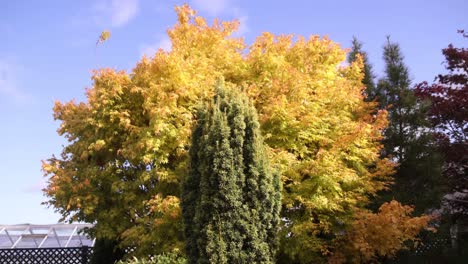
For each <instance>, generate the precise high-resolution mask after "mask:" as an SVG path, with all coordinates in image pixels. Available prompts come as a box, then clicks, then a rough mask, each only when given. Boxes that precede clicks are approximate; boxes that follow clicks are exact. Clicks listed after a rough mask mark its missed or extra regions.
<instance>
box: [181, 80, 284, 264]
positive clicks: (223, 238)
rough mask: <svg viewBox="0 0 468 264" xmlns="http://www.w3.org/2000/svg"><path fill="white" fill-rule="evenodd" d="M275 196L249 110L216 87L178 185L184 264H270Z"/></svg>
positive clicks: (235, 95) (273, 177)
mask: <svg viewBox="0 0 468 264" xmlns="http://www.w3.org/2000/svg"><path fill="white" fill-rule="evenodd" d="M280 195H281V192H280V179H279V175H277V174H272V173H271V171H270V169H269V165H268V159H267V156H266V153H265V149H264V146H263V140H262V138H261V136H260V132H259V123H258V121H257V114H256V111H255V108H254V107H253V105H252V104H250V103H249V101H248V99H247V97H246V96H244V95H242V94H241V93H240V92H238V91H236V90H233V89H226V88H224V87H223V83H219V84H218V87H217V89H216V95H215V97H214V100H213V101H212V103H211V104H210V105H208V106H206V107H205V108H203V109H201V111H200V112H199V115H198V124H197V125H196V127H195V129H194V131H193V134H192V147H191V150H190V173H189V175H188V177H187V178H186V179H185V182H184V185H183V192H182V213H183V219H184V223H185V234H186V238H187V242H186V243H187V246H186V250H187V257H188V261H189V263H273V262H274V258H275V253H276V248H277V243H278V242H277V238H276V234H277V230H278V225H279V221H280V219H279V211H280V198H281V197H280Z"/></svg>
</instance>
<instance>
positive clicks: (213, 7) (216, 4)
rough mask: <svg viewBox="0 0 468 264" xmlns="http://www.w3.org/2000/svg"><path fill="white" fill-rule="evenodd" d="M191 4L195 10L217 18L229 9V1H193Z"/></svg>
mask: <svg viewBox="0 0 468 264" xmlns="http://www.w3.org/2000/svg"><path fill="white" fill-rule="evenodd" d="M193 4H194V5H195V8H196V9H198V10H200V11H203V12H207V13H208V14H209V15H212V16H218V15H220V14H222V13H224V12H226V10H227V9H228V8H229V7H230V1H229V0H193Z"/></svg>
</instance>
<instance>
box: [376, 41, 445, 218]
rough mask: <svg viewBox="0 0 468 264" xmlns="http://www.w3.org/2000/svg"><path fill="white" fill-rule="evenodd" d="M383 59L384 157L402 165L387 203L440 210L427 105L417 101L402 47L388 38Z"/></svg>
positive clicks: (379, 87)
mask: <svg viewBox="0 0 468 264" xmlns="http://www.w3.org/2000/svg"><path fill="white" fill-rule="evenodd" d="M383 59H384V61H385V76H384V77H383V78H382V79H380V80H379V83H378V85H377V92H378V93H377V97H378V101H379V103H380V105H381V107H383V108H385V109H387V110H388V113H389V125H388V127H387V128H386V129H385V131H384V140H383V143H384V152H383V153H384V156H387V155H388V156H391V157H393V159H394V160H395V161H396V162H397V163H398V164H399V166H398V169H397V172H396V174H395V185H394V186H393V187H392V189H391V191H390V192H387V193H386V194H385V195H384V197H387V198H384V199H388V200H390V199H392V198H394V199H397V200H398V201H401V202H404V203H405V204H412V205H416V211H418V212H422V211H424V210H425V209H428V208H430V207H432V206H437V205H438V202H439V201H440V199H439V198H440V194H441V189H440V188H439V185H440V180H441V178H440V173H441V172H440V169H441V164H440V157H439V155H438V153H437V151H436V149H435V148H434V144H433V137H432V135H431V133H429V122H428V120H427V118H426V112H427V109H428V104H427V103H424V102H419V101H418V100H417V97H416V96H415V93H414V90H413V89H411V80H410V77H409V69H408V67H407V66H406V65H405V63H404V57H403V55H402V52H401V49H400V46H399V45H398V44H397V43H394V42H391V41H390V38H389V37H388V39H387V43H386V44H385V46H384V53H383ZM414 190H424V191H420V192H414Z"/></svg>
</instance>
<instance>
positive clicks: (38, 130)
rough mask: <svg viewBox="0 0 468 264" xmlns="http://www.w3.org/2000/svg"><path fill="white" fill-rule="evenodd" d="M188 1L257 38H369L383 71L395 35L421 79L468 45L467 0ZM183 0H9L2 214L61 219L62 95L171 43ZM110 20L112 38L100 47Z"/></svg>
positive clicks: (0, 115)
mask: <svg viewBox="0 0 468 264" xmlns="http://www.w3.org/2000/svg"><path fill="white" fill-rule="evenodd" d="M185 2H188V3H189V4H190V5H191V6H192V7H193V8H195V9H196V10H198V11H199V14H201V15H202V16H205V17H207V18H208V19H210V21H211V19H212V18H214V17H221V18H223V19H233V18H237V19H239V20H240V21H241V28H240V31H241V32H239V34H240V35H242V36H244V37H245V39H246V42H247V43H251V42H252V41H253V40H254V39H255V37H256V36H258V35H259V34H260V33H261V32H263V31H270V32H272V33H276V34H280V33H287V34H289V33H294V34H300V35H306V36H308V35H311V34H313V35H322V36H323V35H328V37H329V38H331V39H332V40H334V41H336V42H338V43H340V44H341V46H342V47H343V48H347V47H349V46H350V40H351V38H352V36H353V35H354V36H356V37H358V39H360V40H361V41H362V42H364V49H365V50H366V51H367V52H368V53H369V56H370V61H371V63H372V64H373V65H374V71H375V73H376V74H377V75H378V76H381V75H382V69H383V63H382V60H381V54H382V46H383V44H384V42H385V36H386V35H391V38H392V40H394V41H396V42H398V43H399V44H400V46H401V49H402V51H403V53H404V55H405V61H406V64H407V65H408V66H409V68H410V73H411V76H412V78H413V81H414V82H420V81H423V80H428V81H432V80H433V78H434V76H435V75H436V74H438V73H441V72H444V68H443V65H442V64H441V63H442V61H443V56H442V54H441V49H442V48H444V47H446V46H447V45H448V44H449V43H453V44H455V45H456V46H465V47H466V40H463V38H461V37H460V36H459V34H457V33H456V31H457V29H463V28H464V29H468V16H466V10H468V1H466V0H445V1H444V0H439V1H433V0H425V1H423V0H412V1H409V0H405V1H401V0H393V1H376V0H366V1H364V0H354V1H345V0H342V1H338V0H327V1H314V0H301V1H299V0H289V1H271V0H270V1H263V0H258V1H247V0H245V1H244V0H193V1H185ZM182 3H184V1H175V0H95V1H92V0H83V1H63V0H55V1H54V0H43V1H35V0H29V1H21V0H16V1H9V0H1V1H0V35H1V36H2V37H1V41H0V124H1V129H0V161H2V166H1V167H2V170H1V171H0V180H1V181H0V224H17V223H35V224H45V223H55V222H57V221H58V219H59V216H58V215H57V214H55V213H54V212H53V210H52V209H47V208H46V207H45V206H43V205H41V202H42V201H44V200H45V197H43V195H42V192H41V188H43V186H44V182H45V179H44V177H43V175H42V172H41V169H40V168H41V160H44V159H47V158H48V157H50V156H51V155H52V154H54V153H55V154H59V153H60V151H61V148H62V146H63V144H66V142H65V140H64V139H63V138H61V137H59V136H58V135H57V133H56V129H57V128H58V126H59V123H58V122H55V121H54V120H53V118H52V106H53V102H54V101H55V100H59V101H68V100H71V99H76V100H78V101H81V100H84V99H85V97H84V92H85V88H86V87H89V86H91V81H90V76H91V74H90V71H91V70H92V69H96V68H100V67H111V68H117V69H125V70H129V69H131V68H132V67H133V66H134V65H135V63H136V62H137V61H138V60H139V59H140V58H141V56H142V54H144V53H147V54H149V55H151V53H152V52H154V51H155V50H157V49H158V48H159V47H163V48H166V49H167V48H169V47H170V43H169V41H168V38H167V36H166V29H168V28H169V27H171V26H172V25H173V24H174V23H175V19H176V16H175V13H174V11H173V8H174V6H175V5H180V4H182ZM103 30H110V31H111V34H112V36H111V38H110V39H109V41H108V42H106V43H105V45H103V46H100V47H98V48H97V50H96V45H95V44H96V40H97V38H98V36H99V34H100V32H102V31H103Z"/></svg>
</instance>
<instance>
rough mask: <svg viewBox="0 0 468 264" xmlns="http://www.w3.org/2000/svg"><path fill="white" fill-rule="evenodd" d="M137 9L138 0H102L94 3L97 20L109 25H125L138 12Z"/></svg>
mask: <svg viewBox="0 0 468 264" xmlns="http://www.w3.org/2000/svg"><path fill="white" fill-rule="evenodd" d="M138 9H139V1H138V0H102V1H98V2H97V3H96V4H95V5H94V10H95V11H96V16H95V19H96V20H97V22H98V23H99V24H107V25H109V24H110V26H111V27H121V26H124V25H126V24H127V23H129V22H130V21H131V20H132V19H133V18H134V17H135V16H136V15H137V14H138Z"/></svg>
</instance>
